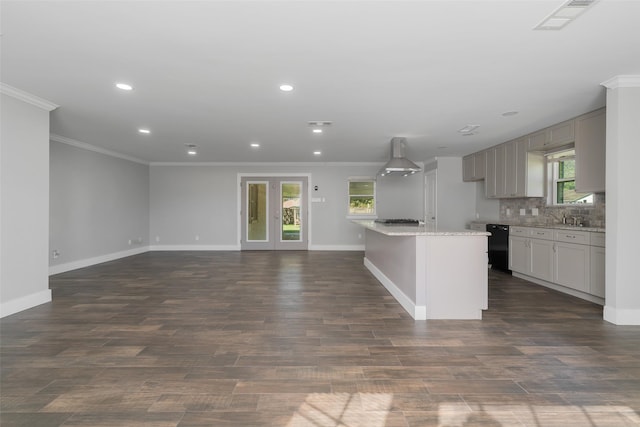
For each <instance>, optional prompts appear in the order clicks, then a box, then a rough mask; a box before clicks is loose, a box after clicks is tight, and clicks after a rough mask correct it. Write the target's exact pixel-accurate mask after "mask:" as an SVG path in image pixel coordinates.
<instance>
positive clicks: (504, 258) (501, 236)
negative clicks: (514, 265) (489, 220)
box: [487, 224, 511, 273]
mask: <svg viewBox="0 0 640 427" xmlns="http://www.w3.org/2000/svg"><path fill="white" fill-rule="evenodd" d="M487 231H488V232H489V233H491V236H489V264H491V268H493V269H495V270H502V271H504V272H505V273H511V270H509V226H508V225H502V224H487Z"/></svg>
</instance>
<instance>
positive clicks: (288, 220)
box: [280, 181, 303, 242]
mask: <svg viewBox="0 0 640 427" xmlns="http://www.w3.org/2000/svg"><path fill="white" fill-rule="evenodd" d="M301 200H302V182H286V181H284V182H281V183H280V209H281V215H280V217H281V218H282V219H281V221H280V241H281V242H284V241H287V242H292V241H293V242H300V241H302V233H301V230H302V225H303V224H302V215H301V212H300V203H301Z"/></svg>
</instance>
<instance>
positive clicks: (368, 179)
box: [347, 176, 378, 219]
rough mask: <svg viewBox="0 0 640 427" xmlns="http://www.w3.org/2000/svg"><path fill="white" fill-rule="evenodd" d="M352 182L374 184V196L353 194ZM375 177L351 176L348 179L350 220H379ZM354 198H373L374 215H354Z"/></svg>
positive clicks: (348, 215) (348, 214)
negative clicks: (352, 206) (352, 200)
mask: <svg viewBox="0 0 640 427" xmlns="http://www.w3.org/2000/svg"><path fill="white" fill-rule="evenodd" d="M352 182H370V183H372V184H373V195H370V194H351V183H352ZM376 184H377V183H376V179H375V177H371V176H351V177H349V178H348V179H347V218H348V219H376V218H378V214H377V212H378V194H377V185H376ZM352 197H373V212H372V213H352V212H351V198H352Z"/></svg>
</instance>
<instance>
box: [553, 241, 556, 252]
mask: <svg viewBox="0 0 640 427" xmlns="http://www.w3.org/2000/svg"><path fill="white" fill-rule="evenodd" d="M555 251H556V244H555V243H554V244H553V252H555Z"/></svg>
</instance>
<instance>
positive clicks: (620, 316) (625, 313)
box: [603, 305, 640, 326]
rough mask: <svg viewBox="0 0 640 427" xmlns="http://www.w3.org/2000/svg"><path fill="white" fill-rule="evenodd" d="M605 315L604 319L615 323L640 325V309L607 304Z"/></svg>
mask: <svg viewBox="0 0 640 427" xmlns="http://www.w3.org/2000/svg"><path fill="white" fill-rule="evenodd" d="M603 317H604V320H606V321H607V322H609V323H613V324H614V325H621V326H622V325H628V326H638V325H640V309H632V308H631V309H629V308H615V307H611V306H610V305H605V306H604V312H603Z"/></svg>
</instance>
